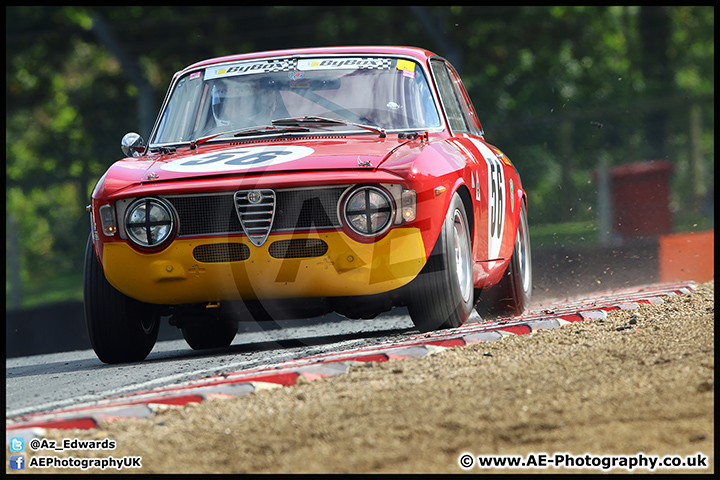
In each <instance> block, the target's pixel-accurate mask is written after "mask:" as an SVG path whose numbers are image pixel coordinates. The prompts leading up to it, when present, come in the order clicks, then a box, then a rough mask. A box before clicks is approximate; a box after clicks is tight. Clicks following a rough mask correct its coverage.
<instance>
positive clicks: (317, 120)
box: [272, 116, 386, 138]
mask: <svg viewBox="0 0 720 480" xmlns="http://www.w3.org/2000/svg"><path fill="white" fill-rule="evenodd" d="M272 124H273V125H287V126H291V125H294V126H298V127H299V126H303V125H312V126H315V127H333V126H336V125H348V126H352V127H358V128H364V129H365V130H370V131H371V132H375V133H377V134H378V135H380V137H381V138H385V136H386V135H385V129H384V128H382V127H379V126H377V125H363V124H362V123H354V122H346V121H344V120H336V119H334V118H325V117H315V116H305V117H296V118H280V119H278V120H273V121H272Z"/></svg>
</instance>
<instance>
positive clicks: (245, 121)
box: [212, 77, 277, 128]
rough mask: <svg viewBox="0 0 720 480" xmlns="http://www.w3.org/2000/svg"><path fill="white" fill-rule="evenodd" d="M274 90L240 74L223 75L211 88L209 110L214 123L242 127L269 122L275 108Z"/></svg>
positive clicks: (267, 123)
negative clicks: (223, 77) (222, 78)
mask: <svg viewBox="0 0 720 480" xmlns="http://www.w3.org/2000/svg"><path fill="white" fill-rule="evenodd" d="M275 95H276V94H275V91H274V90H272V89H270V88H268V87H267V86H266V85H262V84H261V83H260V82H250V81H247V80H245V79H243V78H242V77H239V78H235V79H224V80H221V81H219V82H217V83H216V84H215V85H214V86H213V88H212V114H213V118H214V120H215V125H216V126H219V127H220V126H227V127H229V128H243V127H254V126H262V125H269V124H270V121H271V120H272V115H273V112H274V111H275V109H276V108H277V98H276V96H275Z"/></svg>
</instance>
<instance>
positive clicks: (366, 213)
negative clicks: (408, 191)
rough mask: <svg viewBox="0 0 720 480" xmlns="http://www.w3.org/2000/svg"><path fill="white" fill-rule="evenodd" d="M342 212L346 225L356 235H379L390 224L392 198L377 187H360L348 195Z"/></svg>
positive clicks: (391, 218)
mask: <svg viewBox="0 0 720 480" xmlns="http://www.w3.org/2000/svg"><path fill="white" fill-rule="evenodd" d="M343 213H344V216H345V223H346V224H347V226H348V227H350V229H351V230H352V231H353V232H355V233H357V234H358V235H362V236H364V237H369V236H374V235H380V234H381V233H384V232H385V231H386V230H387V229H388V228H390V225H391V224H392V220H393V200H392V198H391V197H390V195H388V194H387V193H386V192H385V191H384V190H381V189H379V188H377V187H360V188H358V189H357V190H355V191H353V192H352V193H350V195H348V197H347V199H346V200H345V208H344V209H343Z"/></svg>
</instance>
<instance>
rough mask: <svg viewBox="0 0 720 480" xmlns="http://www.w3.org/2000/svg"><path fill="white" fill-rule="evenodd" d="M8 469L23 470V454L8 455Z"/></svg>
mask: <svg viewBox="0 0 720 480" xmlns="http://www.w3.org/2000/svg"><path fill="white" fill-rule="evenodd" d="M10 470H25V455H10Z"/></svg>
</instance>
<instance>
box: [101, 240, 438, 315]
mask: <svg viewBox="0 0 720 480" xmlns="http://www.w3.org/2000/svg"><path fill="white" fill-rule="evenodd" d="M306 238H311V239H312V238H314V239H320V240H322V241H324V242H325V243H327V245H328V249H327V252H326V253H325V255H323V256H320V257H312V258H284V259H277V258H274V257H273V256H271V255H270V251H269V247H270V245H271V244H272V243H273V242H277V241H281V240H290V239H306ZM220 243H240V244H244V245H246V246H247V247H248V248H249V250H250V255H249V258H247V259H246V260H242V261H231V262H216V263H207V262H200V261H198V260H197V259H195V258H194V256H193V250H194V249H195V248H197V247H198V246H201V245H210V244H220ZM426 261H427V260H426V257H425V248H424V245H423V241H422V235H421V233H420V230H419V229H417V228H395V229H392V230H390V231H389V232H388V233H387V234H386V235H385V236H384V237H383V238H381V239H380V240H378V241H376V242H373V243H360V242H356V241H354V240H352V239H351V238H350V237H348V236H347V235H345V234H344V233H342V232H313V233H306V234H294V235H292V234H288V235H271V236H270V237H269V238H268V240H267V242H265V244H264V245H262V246H261V247H255V246H254V245H252V244H251V243H250V242H249V241H248V240H247V238H246V237H244V236H234V237H220V238H218V237H214V238H207V237H206V238H194V239H177V240H175V241H174V242H173V243H172V244H170V245H169V246H168V247H167V248H166V249H164V250H163V251H162V252H159V253H153V254H147V253H141V252H138V251H137V250H135V249H133V248H132V247H130V246H129V245H128V244H126V243H124V242H108V243H105V244H104V245H103V270H104V272H105V276H106V278H107V280H108V281H109V282H110V284H111V285H112V286H113V287H115V288H116V289H117V290H119V291H120V292H122V293H124V294H125V295H127V296H129V297H131V298H134V299H136V300H139V301H141V302H145V303H153V304H162V305H178V304H187V303H199V302H219V301H223V300H240V299H245V300H250V299H273V298H310V297H338V296H340V297H341V296H356V295H372V294H378V293H384V292H388V291H391V290H394V289H397V288H399V287H402V286H403V285H406V284H407V283H409V282H410V281H411V280H412V279H413V278H415V277H416V276H417V275H418V273H420V271H421V270H422V268H423V266H424V265H425V263H426Z"/></svg>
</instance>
